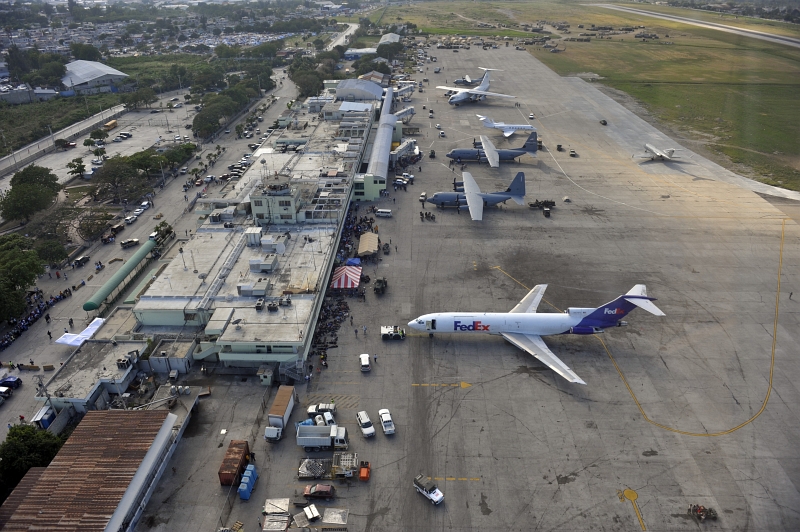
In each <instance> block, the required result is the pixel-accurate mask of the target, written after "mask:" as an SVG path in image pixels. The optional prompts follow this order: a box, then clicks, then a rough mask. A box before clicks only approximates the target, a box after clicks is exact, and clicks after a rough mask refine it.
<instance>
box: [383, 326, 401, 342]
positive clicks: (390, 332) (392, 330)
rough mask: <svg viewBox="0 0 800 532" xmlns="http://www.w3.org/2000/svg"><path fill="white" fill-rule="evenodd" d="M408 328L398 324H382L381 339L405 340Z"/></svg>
mask: <svg viewBox="0 0 800 532" xmlns="http://www.w3.org/2000/svg"><path fill="white" fill-rule="evenodd" d="M405 339H406V330H405V329H402V328H400V327H398V326H397V325H381V340H405Z"/></svg>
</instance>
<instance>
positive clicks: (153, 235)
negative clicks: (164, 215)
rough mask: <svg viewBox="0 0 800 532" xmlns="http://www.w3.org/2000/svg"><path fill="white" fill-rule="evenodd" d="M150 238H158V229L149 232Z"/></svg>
mask: <svg viewBox="0 0 800 532" xmlns="http://www.w3.org/2000/svg"><path fill="white" fill-rule="evenodd" d="M150 240H158V231H154V232H152V233H150Z"/></svg>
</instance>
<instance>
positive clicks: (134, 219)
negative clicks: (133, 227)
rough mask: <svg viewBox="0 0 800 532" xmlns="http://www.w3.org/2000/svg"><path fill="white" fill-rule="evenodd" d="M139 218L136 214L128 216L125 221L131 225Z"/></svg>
mask: <svg viewBox="0 0 800 532" xmlns="http://www.w3.org/2000/svg"><path fill="white" fill-rule="evenodd" d="M136 220H137V218H136V216H128V217H127V218H125V223H126V224H128V225H130V224H132V223H133V222H135V221H136Z"/></svg>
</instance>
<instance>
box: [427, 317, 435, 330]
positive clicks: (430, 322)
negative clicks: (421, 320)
mask: <svg viewBox="0 0 800 532" xmlns="http://www.w3.org/2000/svg"><path fill="white" fill-rule="evenodd" d="M425 329H426V330H428V331H435V330H436V320H428V321H426V322H425Z"/></svg>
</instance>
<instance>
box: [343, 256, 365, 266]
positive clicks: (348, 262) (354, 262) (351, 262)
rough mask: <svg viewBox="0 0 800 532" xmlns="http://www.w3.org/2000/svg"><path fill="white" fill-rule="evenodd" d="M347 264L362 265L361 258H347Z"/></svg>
mask: <svg viewBox="0 0 800 532" xmlns="http://www.w3.org/2000/svg"><path fill="white" fill-rule="evenodd" d="M344 265H345V266H361V259H356V258H352V259H347V262H345V263H344Z"/></svg>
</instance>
